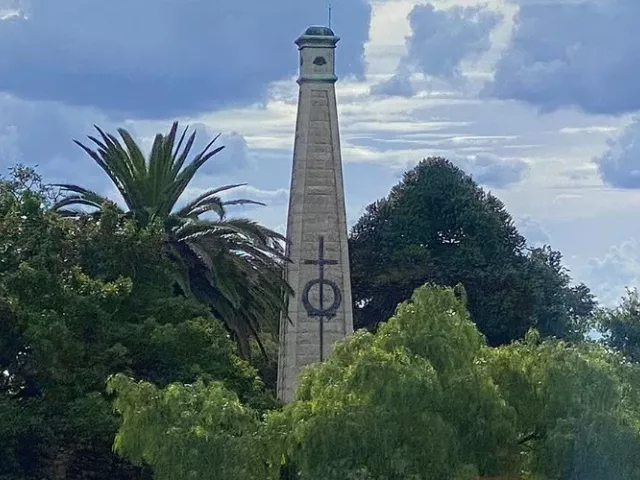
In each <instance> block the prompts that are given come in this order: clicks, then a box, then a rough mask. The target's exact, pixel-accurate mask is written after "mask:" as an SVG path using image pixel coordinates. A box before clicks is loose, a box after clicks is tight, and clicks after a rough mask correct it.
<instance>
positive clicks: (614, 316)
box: [595, 288, 640, 363]
mask: <svg viewBox="0 0 640 480" xmlns="http://www.w3.org/2000/svg"><path fill="white" fill-rule="evenodd" d="M595 319H596V326H597V328H598V330H600V333H601V334H602V341H603V342H604V344H605V345H607V346H608V347H610V348H612V349H614V350H616V351H618V352H620V353H621V354H622V355H624V356H625V358H627V359H628V360H630V361H632V362H637V363H640V294H638V290H637V289H636V288H629V289H627V294H626V296H625V297H624V298H623V299H622V302H621V304H620V305H619V306H618V307H616V308H609V309H601V310H599V311H598V313H597V314H596V315H595Z"/></svg>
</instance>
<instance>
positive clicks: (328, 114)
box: [278, 27, 353, 402]
mask: <svg viewBox="0 0 640 480" xmlns="http://www.w3.org/2000/svg"><path fill="white" fill-rule="evenodd" d="M338 40H340V39H339V37H336V36H335V35H334V33H333V31H332V30H331V29H330V28H328V27H309V28H307V30H306V31H305V32H304V34H303V35H302V36H300V38H298V39H297V40H296V42H295V43H296V45H298V50H299V52H300V75H299V77H298V80H297V82H298V85H299V96H298V116H297V119H296V133H295V140H294V149H293V170H292V174H291V190H290V194H289V214H288V219H287V240H288V246H287V253H288V256H289V258H290V259H291V263H290V264H289V265H288V268H287V272H286V276H287V280H288V282H289V284H290V285H291V287H292V288H293V290H294V292H295V296H294V297H292V298H291V299H290V300H289V312H288V313H289V316H288V318H286V317H285V316H283V318H282V321H281V325H280V352H279V358H278V397H279V398H280V399H281V400H283V401H285V402H289V401H291V400H293V397H294V389H295V386H296V383H297V380H298V376H299V373H300V370H301V369H302V367H304V366H305V365H308V364H310V363H315V362H321V361H322V360H324V359H325V358H326V357H327V356H328V355H329V354H330V353H331V351H332V347H333V345H334V344H335V343H336V342H337V341H338V340H340V339H342V338H344V337H345V336H346V335H348V334H350V333H351V332H353V316H352V306H351V278H350V273H349V251H348V246H347V221H346V213H345V201H344V187H343V181H342V158H341V155H340V133H339V129H338V112H337V108H336V92H335V83H336V80H337V79H338V77H336V75H335V48H336V44H337V43H338Z"/></svg>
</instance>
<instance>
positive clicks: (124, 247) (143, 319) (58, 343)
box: [0, 170, 273, 480]
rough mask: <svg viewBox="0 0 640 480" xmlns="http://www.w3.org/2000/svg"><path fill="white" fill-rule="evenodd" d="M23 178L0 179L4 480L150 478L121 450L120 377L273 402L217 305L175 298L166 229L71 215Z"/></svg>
mask: <svg viewBox="0 0 640 480" xmlns="http://www.w3.org/2000/svg"><path fill="white" fill-rule="evenodd" d="M19 173H20V175H19V176H18V178H17V179H12V180H11V181H6V182H0V438H1V439H2V440H1V441H0V458H1V459H2V461H0V479H2V480H36V479H43V478H46V479H51V480H66V479H80V478H94V479H96V480H101V479H104V480H106V479H109V480H116V479H117V480H142V479H145V480H147V479H150V475H149V472H148V471H147V470H145V469H141V468H137V467H134V466H133V465H131V464H130V463H128V462H125V461H123V460H122V459H120V458H118V457H117V456H115V455H114V454H113V452H112V445H113V439H114V436H115V433H116V431H117V427H118V417H117V416H116V414H115V413H114V412H113V407H112V403H111V397H110V396H109V395H107V394H106V391H105V383H106V380H107V378H108V376H109V375H111V374H114V373H118V372H125V373H126V374H128V375H130V376H133V377H135V378H138V379H141V380H146V381H152V382H154V383H155V384H157V385H159V386H160V387H163V386H165V385H167V384H170V383H172V382H181V383H187V384H188V383H192V382H195V381H196V380H197V379H198V378H200V379H203V380H206V381H220V382H222V383H223V384H224V385H225V387H226V388H228V389H229V390H231V391H233V392H235V394H236V395H237V396H238V397H239V399H240V401H242V402H243V403H244V404H247V405H250V406H251V407H252V408H253V409H255V410H256V411H261V410H264V409H266V408H268V407H269V406H271V405H272V404H273V401H272V400H271V398H270V397H269V395H268V394H267V393H266V392H265V390H264V387H263V385H262V382H260V381H259V380H258V379H257V373H256V371H255V370H253V368H251V367H250V366H249V365H248V364H247V363H246V362H244V361H242V360H240V359H239V358H238V357H237V355H236V354H235V350H236V349H235V346H234V345H233V342H232V341H231V340H230V339H229V335H228V333H227V332H226V331H225V329H224V327H223V325H222V324H221V323H220V322H219V321H217V320H215V319H214V318H212V316H211V314H210V313H209V309H208V308H207V307H206V306H205V305H203V304H201V303H200V302H198V301H196V300H194V299H188V298H184V297H182V296H175V295H174V294H173V292H172V288H171V287H172V284H173V282H172V272H173V271H174V270H175V265H174V264H172V263H171V262H170V261H169V260H167V259H166V258H163V255H162V248H163V245H164V228H163V225H162V224H161V223H160V224H158V223H154V224H151V225H149V226H148V227H147V228H138V226H137V225H136V224H135V222H134V221H133V220H132V219H125V220H123V219H122V217H120V216H119V215H118V212H117V211H116V210H115V209H114V208H112V207H108V206H105V207H104V208H103V211H102V215H101V216H100V219H99V220H98V219H94V218H91V217H83V218H81V219H78V220H71V219H65V218H62V217H60V216H59V215H57V214H56V213H54V212H52V211H50V210H49V209H47V208H45V207H43V201H44V198H43V193H44V194H45V195H46V194H47V193H46V192H39V191H37V190H36V191H34V189H33V188H31V187H30V185H34V184H35V185H38V184H39V180H38V179H37V178H35V179H32V180H29V179H28V175H26V176H25V175H23V174H24V173H25V171H23V170H21V171H20V172H19Z"/></svg>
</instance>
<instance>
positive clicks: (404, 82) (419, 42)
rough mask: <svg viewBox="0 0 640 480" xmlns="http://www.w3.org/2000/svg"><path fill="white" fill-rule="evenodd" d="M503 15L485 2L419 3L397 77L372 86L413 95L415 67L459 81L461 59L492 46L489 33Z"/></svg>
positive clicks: (411, 16) (378, 90) (385, 91)
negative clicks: (445, 6)
mask: <svg viewBox="0 0 640 480" xmlns="http://www.w3.org/2000/svg"><path fill="white" fill-rule="evenodd" d="M501 19H502V15H501V14H499V13H498V12H496V11H493V10H490V9H488V8H487V6H486V5H485V4H481V5H476V6H467V7H462V6H455V7H451V8H448V9H444V10H436V8H435V7H434V6H433V4H431V3H425V4H421V5H416V6H415V7H413V9H412V10H411V12H410V13H409V16H408V20H409V25H410V27H411V35H409V36H408V37H407V39H406V48H407V54H406V55H405V56H404V57H403V58H402V59H401V61H400V65H399V66H398V70H397V72H396V74H395V75H394V77H392V78H391V79H390V80H389V81H387V82H384V83H382V84H380V85H378V86H376V87H374V89H373V90H372V93H379V94H384V95H400V96H411V95H412V94H413V92H414V89H413V87H411V83H410V81H409V75H410V73H411V72H412V71H415V72H419V73H423V74H425V75H429V76H432V77H436V78H440V79H445V80H447V81H450V82H456V83H457V82H460V81H461V80H462V72H461V69H460V65H461V63H462V61H464V60H468V59H473V58H475V57H477V56H479V55H481V54H483V53H485V52H486V51H487V50H488V49H489V48H490V47H491V41H490V38H489V35H490V34H491V31H492V30H493V29H494V28H495V27H496V26H497V25H498V23H499V22H500V21H501Z"/></svg>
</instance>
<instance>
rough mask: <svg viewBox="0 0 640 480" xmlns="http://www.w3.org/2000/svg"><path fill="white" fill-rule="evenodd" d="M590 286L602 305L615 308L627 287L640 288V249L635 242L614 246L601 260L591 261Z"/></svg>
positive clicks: (594, 259)
mask: <svg viewBox="0 0 640 480" xmlns="http://www.w3.org/2000/svg"><path fill="white" fill-rule="evenodd" d="M589 277H590V283H589V284H590V285H591V286H592V288H593V291H594V292H596V293H597V296H598V298H599V300H600V301H601V303H602V304H604V305H606V306H614V305H616V304H618V303H619V301H620V298H621V297H622V296H623V295H624V293H625V287H640V248H639V247H638V243H637V241H635V240H627V241H625V242H622V243H621V244H620V245H616V246H612V247H611V248H610V249H609V251H608V252H606V253H605V254H604V255H603V256H602V257H600V258H593V259H591V260H590V261H589Z"/></svg>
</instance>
